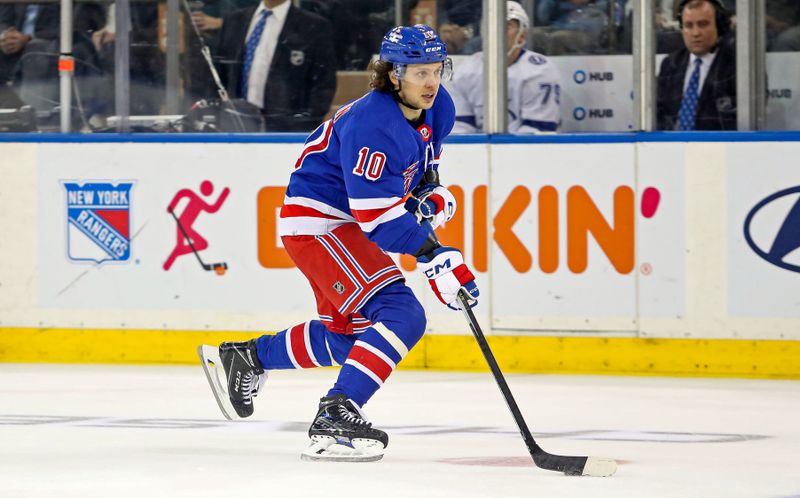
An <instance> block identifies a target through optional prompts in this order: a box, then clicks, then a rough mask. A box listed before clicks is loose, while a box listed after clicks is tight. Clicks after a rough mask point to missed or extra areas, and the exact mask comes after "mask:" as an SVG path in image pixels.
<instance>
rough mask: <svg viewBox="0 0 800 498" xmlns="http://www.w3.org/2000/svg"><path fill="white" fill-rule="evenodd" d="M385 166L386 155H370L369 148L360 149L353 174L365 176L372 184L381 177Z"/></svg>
mask: <svg viewBox="0 0 800 498" xmlns="http://www.w3.org/2000/svg"><path fill="white" fill-rule="evenodd" d="M385 165H386V154H384V153H383V152H379V151H375V152H373V153H372V154H370V153H369V147H362V148H361V150H360V151H358V162H357V163H356V167H355V168H353V174H354V175H358V176H366V177H367V178H369V179H370V180H372V181H373V182H374V181H375V180H377V179H378V178H380V177H381V174H382V173H383V167H384V166H385Z"/></svg>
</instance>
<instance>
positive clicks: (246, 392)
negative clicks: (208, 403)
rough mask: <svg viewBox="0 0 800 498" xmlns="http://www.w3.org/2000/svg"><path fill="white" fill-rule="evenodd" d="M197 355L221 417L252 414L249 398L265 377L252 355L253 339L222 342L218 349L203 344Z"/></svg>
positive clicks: (255, 392)
mask: <svg viewBox="0 0 800 498" xmlns="http://www.w3.org/2000/svg"><path fill="white" fill-rule="evenodd" d="M197 354H198V356H200V362H201V363H202V365H203V372H204V373H205V374H206V379H207V380H208V385H209V386H211V392H212V393H213V394H214V399H216V400H217V405H218V406H219V409H220V410H221V411H222V415H224V416H225V418H227V419H228V420H239V419H243V418H246V417H249V416H250V415H252V414H253V397H255V396H256V395H257V394H258V390H259V388H260V387H261V384H262V383H263V382H264V381H266V378H267V373H266V371H265V370H264V369H263V368H261V363H260V362H259V360H258V356H257V355H256V346H255V340H252V341H247V342H223V343H222V344H220V346H219V348H217V347H215V346H209V345H207V344H203V345H202V346H199V347H198V348H197Z"/></svg>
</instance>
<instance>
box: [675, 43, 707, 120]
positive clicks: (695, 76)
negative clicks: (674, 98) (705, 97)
mask: <svg viewBox="0 0 800 498" xmlns="http://www.w3.org/2000/svg"><path fill="white" fill-rule="evenodd" d="M702 64H703V61H702V60H701V59H699V58H698V59H695V60H694V71H692V75H691V76H690V77H689V85H688V86H687V87H686V91H685V92H683V100H682V101H681V109H680V111H678V129H679V130H683V131H690V130H694V126H695V117H696V116H697V99H698V94H699V92H698V90H699V89H700V66H701V65H702Z"/></svg>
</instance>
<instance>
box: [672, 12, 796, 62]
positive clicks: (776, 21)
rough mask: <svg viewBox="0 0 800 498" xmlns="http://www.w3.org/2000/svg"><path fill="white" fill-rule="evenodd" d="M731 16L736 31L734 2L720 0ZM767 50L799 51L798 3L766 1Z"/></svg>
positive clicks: (732, 26) (732, 25)
mask: <svg viewBox="0 0 800 498" xmlns="http://www.w3.org/2000/svg"><path fill="white" fill-rule="evenodd" d="M675 1H676V2H678V1H679V0H675ZM721 1H722V2H723V4H724V5H725V8H726V9H727V10H728V12H729V13H730V14H731V16H730V17H731V28H732V29H733V30H735V29H736V0H721ZM766 16H767V50H768V51H774V52H786V51H797V50H800V2H799V1H798V0H766Z"/></svg>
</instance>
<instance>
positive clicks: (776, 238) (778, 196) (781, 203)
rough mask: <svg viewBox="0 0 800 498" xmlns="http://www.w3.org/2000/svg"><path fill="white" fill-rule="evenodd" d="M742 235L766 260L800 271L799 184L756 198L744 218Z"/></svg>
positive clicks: (781, 266) (786, 268) (784, 267)
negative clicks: (757, 200) (755, 202)
mask: <svg viewBox="0 0 800 498" xmlns="http://www.w3.org/2000/svg"><path fill="white" fill-rule="evenodd" d="M744 238H745V240H746V241H747V245H749V246H750V249H752V250H753V252H755V253H756V254H758V255H759V256H760V257H761V258H763V259H764V260H765V261H767V262H769V263H771V264H773V265H775V266H777V267H779V268H783V269H784V270H789V271H793V272H798V273H800V186H797V187H792V188H788V189H786V190H781V191H780V192H775V193H774V194H772V195H770V196H767V197H766V198H764V199H763V200H761V201H760V202H758V203H757V204H756V205H755V206H754V207H753V209H751V210H750V212H749V213H748V214H747V218H745V221H744Z"/></svg>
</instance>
